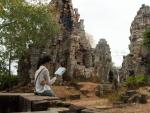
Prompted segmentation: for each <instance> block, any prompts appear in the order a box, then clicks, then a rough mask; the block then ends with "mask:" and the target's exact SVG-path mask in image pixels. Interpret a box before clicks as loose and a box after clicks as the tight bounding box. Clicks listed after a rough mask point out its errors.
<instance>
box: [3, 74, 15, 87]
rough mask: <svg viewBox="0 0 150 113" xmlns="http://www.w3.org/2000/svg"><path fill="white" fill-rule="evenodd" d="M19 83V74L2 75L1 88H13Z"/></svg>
mask: <svg viewBox="0 0 150 113" xmlns="http://www.w3.org/2000/svg"><path fill="white" fill-rule="evenodd" d="M17 84H18V77H17V76H8V75H0V90H5V89H7V88H12V87H13V86H14V85H17Z"/></svg>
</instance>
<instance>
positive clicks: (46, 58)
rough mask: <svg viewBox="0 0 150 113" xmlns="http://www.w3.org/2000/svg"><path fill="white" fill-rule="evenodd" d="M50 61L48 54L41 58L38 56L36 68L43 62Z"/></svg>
mask: <svg viewBox="0 0 150 113" xmlns="http://www.w3.org/2000/svg"><path fill="white" fill-rule="evenodd" d="M50 61H51V58H50V57H49V56H44V57H42V58H39V61H38V64H37V69H39V67H40V66H41V65H43V64H45V63H48V62H50Z"/></svg>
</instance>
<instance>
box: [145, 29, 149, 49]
mask: <svg viewBox="0 0 150 113" xmlns="http://www.w3.org/2000/svg"><path fill="white" fill-rule="evenodd" d="M144 45H145V47H147V48H150V27H148V28H147V29H146V30H145V32H144Z"/></svg>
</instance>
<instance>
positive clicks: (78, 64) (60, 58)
mask: <svg viewBox="0 0 150 113" xmlns="http://www.w3.org/2000/svg"><path fill="white" fill-rule="evenodd" d="M50 5H53V6H54V7H55V8H56V9H57V11H58V14H57V19H58V22H59V24H60V26H61V29H62V33H60V34H58V36H57V37H55V38H53V39H50V40H49V42H47V44H45V47H43V48H36V47H30V50H29V59H28V60H29V64H30V67H29V68H28V71H27V70H26V72H28V73H29V74H30V76H31V77H32V75H34V72H35V70H36V65H37V61H38V59H39V57H41V56H43V55H45V54H46V55H49V56H50V57H51V58H52V60H53V64H52V65H51V66H50V67H51V68H50V69H49V70H50V74H51V75H53V73H54V72H55V71H56V69H57V68H58V65H59V63H60V62H63V63H64V64H65V67H66V68H67V72H66V73H65V75H64V80H74V79H76V80H80V81H81V80H83V81H84V80H91V81H92V80H93V79H94V78H100V79H104V81H107V79H106V78H107V76H108V73H109V72H110V70H111V68H110V67H111V54H110V48H109V46H108V44H107V42H106V40H104V39H103V40H101V41H100V42H99V44H98V45H97V47H96V49H92V48H91V45H90V43H89V40H88V39H87V38H86V35H85V30H84V20H82V19H80V14H79V13H78V9H73V5H72V1H71V0H52V1H51V3H50ZM48 38H49V37H48ZM105 46H106V47H105ZM20 61H22V60H20ZM24 64H25V62H21V63H20V67H23V65H24ZM19 70H20V71H19V72H20V76H22V75H23V72H24V71H23V70H25V69H21V68H19ZM26 76H29V75H26ZM101 76H102V77H101ZM105 76H106V77H105ZM22 77H23V76H22ZM23 78H25V77H23Z"/></svg>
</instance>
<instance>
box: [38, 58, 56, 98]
mask: <svg viewBox="0 0 150 113" xmlns="http://www.w3.org/2000/svg"><path fill="white" fill-rule="evenodd" d="M50 63H51V59H50V57H49V56H44V57H43V58H40V59H39V62H38V66H37V71H36V72H35V94H36V95H39V96H55V94H54V92H53V90H52V89H51V85H52V84H53V83H54V82H55V81H56V77H53V78H52V79H50V76H49V70H48V67H49V64H50Z"/></svg>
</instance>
